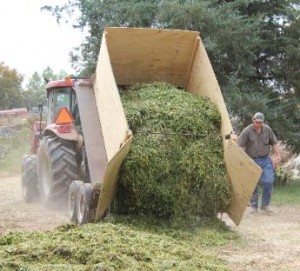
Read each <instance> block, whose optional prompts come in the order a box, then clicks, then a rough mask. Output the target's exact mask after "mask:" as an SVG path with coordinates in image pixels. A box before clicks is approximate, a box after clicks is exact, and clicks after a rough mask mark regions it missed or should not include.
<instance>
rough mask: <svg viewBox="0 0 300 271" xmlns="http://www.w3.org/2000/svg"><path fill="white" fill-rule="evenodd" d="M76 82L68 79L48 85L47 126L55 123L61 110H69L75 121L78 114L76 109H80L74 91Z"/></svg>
mask: <svg viewBox="0 0 300 271" xmlns="http://www.w3.org/2000/svg"><path fill="white" fill-rule="evenodd" d="M74 81H75V80H74V79H70V78H68V77H67V78H66V79H65V80H59V81H51V82H49V83H48V84H47V86H46V90H47V97H48V106H47V108H48V116H47V122H46V125H49V124H51V123H54V122H55V119H56V118H57V117H58V113H59V112H60V109H61V108H65V109H67V110H68V111H69V113H70V114H72V117H73V118H74V119H75V116H74V114H76V108H78V106H77V102H76V95H75V90H74ZM77 111H78V109H77Z"/></svg>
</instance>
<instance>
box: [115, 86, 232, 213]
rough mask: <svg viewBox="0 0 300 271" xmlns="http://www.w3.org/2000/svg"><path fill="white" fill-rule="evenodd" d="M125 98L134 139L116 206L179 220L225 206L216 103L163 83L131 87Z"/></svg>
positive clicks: (225, 184)
mask: <svg viewBox="0 0 300 271" xmlns="http://www.w3.org/2000/svg"><path fill="white" fill-rule="evenodd" d="M121 99H122V103H123V106H124V110H125V114H126V118H127V120H128V123H129V126H130V129H131V130H132V131H133V135H134V141H133V143H132V147H131V150H130V152H129V154H128V155H127V157H126V158H125V160H124V163H123V164H122V166H121V170H120V179H119V188H118V193H117V197H116V200H115V204H114V211H116V212H117V213H121V214H136V215H146V216H149V215H150V216H153V217H155V218H166V219H170V218H171V219H172V218H175V219H176V218H191V217H193V216H195V215H196V216H198V215H201V216H203V215H205V216H207V215H208V216H213V215H215V214H216V213H217V212H218V211H221V210H224V209H225V208H226V206H227V204H228V202H229V199H230V189H229V184H228V181H227V175H226V170H225V165H224V160H223V145H222V138H221V135H220V123H221V116H220V113H219V111H218V109H217V107H216V106H215V105H214V104H212V103H211V102H210V101H209V99H208V98H205V97H202V96H198V95H193V94H190V93H188V92H185V91H183V90H180V89H177V88H176V87H174V86H171V85H169V84H164V83H157V84H143V85H136V86H133V87H131V89H129V90H126V91H125V92H124V93H123V94H122V95H121Z"/></svg>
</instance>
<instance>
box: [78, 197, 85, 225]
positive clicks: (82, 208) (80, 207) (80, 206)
mask: <svg viewBox="0 0 300 271" xmlns="http://www.w3.org/2000/svg"><path fill="white" fill-rule="evenodd" d="M84 213H85V200H84V196H83V195H79V199H78V214H77V215H78V222H79V223H82V222H83V219H84Z"/></svg>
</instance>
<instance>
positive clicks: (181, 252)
mask: <svg viewBox="0 0 300 271" xmlns="http://www.w3.org/2000/svg"><path fill="white" fill-rule="evenodd" d="M120 222H121V223H118V222H116V221H115V222H110V221H106V222H105V221H104V222H101V223H97V224H86V225H80V226H79V225H71V224H67V225H64V226H62V227H59V228H57V229H55V230H53V231H49V232H44V233H41V232H40V233H39V232H35V233H10V234H8V235H5V236H2V237H1V236H0V270H5V271H42V270H43V271H90V270H94V271H96V270H97V271H138V270H140V271H144V270H153V271H159V270H170V271H176V270H178V271H179V270H186V271H192V270H199V271H206V270H211V271H225V270H228V268H227V267H226V263H224V261H222V260H221V259H219V258H218V251H217V249H216V248H218V247H219V246H221V245H224V244H226V243H227V242H228V239H232V238H236V236H235V234H234V233H233V232H230V231H228V229H227V227H225V225H224V223H221V222H220V221H217V220H214V221H212V220H210V221H209V220H206V221H202V224H201V225H199V227H197V228H194V229H193V230H192V231H183V230H175V229H172V228H168V227H163V226H161V225H160V226H157V227H155V226H151V225H149V224H147V225H142V224H140V223H135V222H129V223H127V222H126V221H120Z"/></svg>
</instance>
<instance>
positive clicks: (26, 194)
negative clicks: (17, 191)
mask: <svg viewBox="0 0 300 271" xmlns="http://www.w3.org/2000/svg"><path fill="white" fill-rule="evenodd" d="M22 195H23V199H24V201H25V202H27V203H30V202H34V201H36V200H38V198H39V190H38V182H37V161H36V156H35V155H26V156H24V158H23V163H22Z"/></svg>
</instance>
